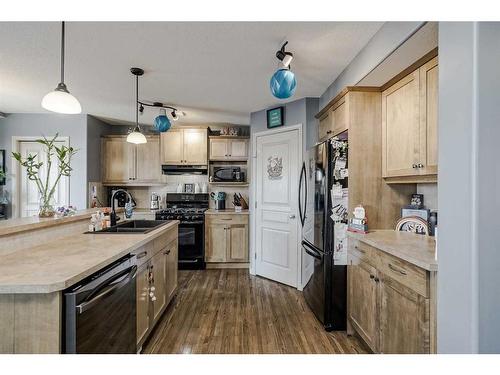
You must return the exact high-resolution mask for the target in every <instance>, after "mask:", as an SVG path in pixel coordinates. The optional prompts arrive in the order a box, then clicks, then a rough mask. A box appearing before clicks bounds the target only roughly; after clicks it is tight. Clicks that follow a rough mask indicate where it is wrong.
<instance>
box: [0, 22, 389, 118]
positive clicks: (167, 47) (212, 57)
mask: <svg viewBox="0 0 500 375" xmlns="http://www.w3.org/2000/svg"><path fill="white" fill-rule="evenodd" d="M382 24H383V23H382V22H101V23H99V22H70V23H67V24H66V79H65V81H66V84H67V86H68V89H69V90H70V91H71V93H72V94H74V95H75V96H76V97H77V98H78V99H79V100H80V103H81V104H82V107H83V112H84V113H89V114H92V115H94V116H97V117H99V118H102V119H106V120H107V121H108V122H110V123H123V122H130V121H133V119H134V111H135V108H134V104H133V103H134V98H135V89H134V85H135V81H134V79H133V76H132V75H131V74H130V72H129V69H130V67H133V66H137V67H141V68H143V69H144V70H145V75H144V76H143V77H142V78H140V82H139V97H140V99H142V100H151V101H161V102H164V103H167V104H170V105H174V106H177V107H178V108H179V109H182V110H183V111H185V112H186V117H184V118H183V121H184V122H189V123H200V122H229V123H237V124H248V123H249V117H250V116H249V115H250V112H252V111H256V110H260V109H263V108H267V107H270V106H273V105H276V104H278V103H279V101H278V100H277V99H275V98H274V97H273V96H272V95H271V93H270V91H269V79H270V77H271V75H272V73H273V72H274V70H275V69H276V67H277V60H276V58H275V57H274V55H275V52H276V50H277V49H279V47H280V45H281V43H282V42H283V41H284V40H285V38H286V39H287V40H288V41H289V45H288V47H289V48H288V49H289V50H290V51H292V52H293V53H294V55H295V58H294V60H293V62H292V70H293V71H294V72H295V74H296V77H297V91H296V93H295V95H294V97H293V98H291V99H290V100H295V99H299V98H302V97H308V96H312V97H317V96H320V95H321V94H322V93H323V92H324V91H325V90H326V88H327V87H328V85H329V84H330V83H331V82H333V81H334V80H335V78H336V77H337V76H338V75H339V74H340V73H341V72H342V70H343V69H344V68H345V67H346V66H347V65H348V64H349V62H350V61H351V60H352V59H353V58H354V57H355V56H356V54H357V53H358V52H359V51H360V50H361V49H362V48H363V47H364V46H365V44H366V43H367V42H368V41H369V40H370V38H371V37H372V36H373V35H374V34H375V33H376V32H377V31H378V30H379V28H380V27H381V26H382ZM59 51H60V23H54V22H0V82H1V85H0V111H1V112H6V113H15V112H32V113H42V112H45V110H44V109H42V108H41V106H40V101H41V98H42V97H43V95H45V94H46V93H47V92H48V91H50V90H52V89H54V88H55V87H56V85H57V83H58V82H59V74H60V73H59V69H60V67H59V64H60V53H59ZM156 115H157V111H156V110H154V109H146V111H145V113H144V115H143V116H142V117H141V119H140V121H141V122H142V123H151V122H152V120H153V119H154V117H155V116H156Z"/></svg>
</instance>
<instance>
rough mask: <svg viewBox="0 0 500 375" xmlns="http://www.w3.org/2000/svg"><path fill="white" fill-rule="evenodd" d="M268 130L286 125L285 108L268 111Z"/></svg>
mask: <svg viewBox="0 0 500 375" xmlns="http://www.w3.org/2000/svg"><path fill="white" fill-rule="evenodd" d="M266 117H267V128H268V129H273V128H277V127H280V126H283V125H284V124H285V107H283V106H281V107H276V108H271V109H268V110H267V111H266Z"/></svg>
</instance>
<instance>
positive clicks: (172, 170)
mask: <svg viewBox="0 0 500 375" xmlns="http://www.w3.org/2000/svg"><path fill="white" fill-rule="evenodd" d="M207 172H208V167H207V166H206V165H162V166H161V173H162V174H167V175H179V174H195V175H200V174H207Z"/></svg>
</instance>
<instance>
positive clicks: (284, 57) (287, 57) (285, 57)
mask: <svg viewBox="0 0 500 375" xmlns="http://www.w3.org/2000/svg"><path fill="white" fill-rule="evenodd" d="M287 44H288V41H286V42H285V43H284V44H283V45H282V46H281V49H280V50H278V51H277V52H276V58H277V59H278V60H279V61H281V63H282V64H283V66H284V67H285V68H288V67H289V66H290V63H291V62H292V60H293V53H291V52H287V51H285V47H286V45H287Z"/></svg>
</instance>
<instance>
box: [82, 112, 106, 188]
mask: <svg viewBox="0 0 500 375" xmlns="http://www.w3.org/2000/svg"><path fill="white" fill-rule="evenodd" d="M111 133H112V125H108V124H106V123H104V122H102V121H101V120H99V119H98V118H95V117H93V116H87V181H93V182H95V181H101V136H103V135H106V134H111Z"/></svg>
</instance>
